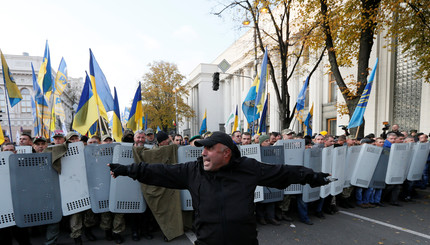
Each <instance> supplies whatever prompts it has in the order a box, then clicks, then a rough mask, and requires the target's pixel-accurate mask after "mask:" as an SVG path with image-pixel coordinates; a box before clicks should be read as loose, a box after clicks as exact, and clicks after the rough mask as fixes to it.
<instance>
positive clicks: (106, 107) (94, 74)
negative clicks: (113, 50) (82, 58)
mask: <svg viewBox="0 0 430 245" xmlns="http://www.w3.org/2000/svg"><path fill="white" fill-rule="evenodd" d="M90 79H91V86H92V89H93V93H94V96H95V98H96V101H97V105H98V108H99V111H100V116H102V117H103V118H105V119H106V120H107V121H109V120H108V117H107V114H106V112H108V111H112V110H113V107H114V106H113V98H112V94H111V92H110V88H109V84H108V82H107V80H106V77H105V75H104V74H103V71H102V69H101V68H100V66H99V64H98V63H97V60H96V58H95V57H94V54H93V52H92V51H91V49H90Z"/></svg>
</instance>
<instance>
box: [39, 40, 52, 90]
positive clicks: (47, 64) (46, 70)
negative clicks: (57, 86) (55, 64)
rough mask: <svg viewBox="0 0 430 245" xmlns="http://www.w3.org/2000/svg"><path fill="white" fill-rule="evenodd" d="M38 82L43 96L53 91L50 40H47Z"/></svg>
mask: <svg viewBox="0 0 430 245" xmlns="http://www.w3.org/2000/svg"><path fill="white" fill-rule="evenodd" d="M37 81H38V83H39V85H40V86H41V87H42V91H43V94H46V93H47V92H48V91H51V90H52V84H53V81H54V77H53V76H52V69H51V55H50V52H49V46H48V40H46V45H45V53H44V55H43V63H42V65H41V66H40V69H39V75H38V77H37Z"/></svg>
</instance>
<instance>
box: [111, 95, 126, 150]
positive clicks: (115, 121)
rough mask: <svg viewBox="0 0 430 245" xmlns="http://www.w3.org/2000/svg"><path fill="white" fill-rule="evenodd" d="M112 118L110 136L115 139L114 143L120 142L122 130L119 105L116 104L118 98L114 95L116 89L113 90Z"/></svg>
mask: <svg viewBox="0 0 430 245" xmlns="http://www.w3.org/2000/svg"><path fill="white" fill-rule="evenodd" d="M113 93H114V97H113V116H112V136H113V138H114V139H115V141H116V142H121V138H122V134H123V129H122V125H121V121H120V118H121V115H120V113H119V103H118V96H117V94H116V88H115V87H114V88H113Z"/></svg>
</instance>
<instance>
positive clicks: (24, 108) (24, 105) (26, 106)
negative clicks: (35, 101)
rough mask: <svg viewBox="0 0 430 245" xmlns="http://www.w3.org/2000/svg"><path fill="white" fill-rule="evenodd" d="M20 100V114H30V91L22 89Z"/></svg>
mask: <svg viewBox="0 0 430 245" xmlns="http://www.w3.org/2000/svg"><path fill="white" fill-rule="evenodd" d="M21 95H22V100H21V102H20V104H21V112H22V113H31V95H30V90H28V89H26V88H24V89H22V90H21Z"/></svg>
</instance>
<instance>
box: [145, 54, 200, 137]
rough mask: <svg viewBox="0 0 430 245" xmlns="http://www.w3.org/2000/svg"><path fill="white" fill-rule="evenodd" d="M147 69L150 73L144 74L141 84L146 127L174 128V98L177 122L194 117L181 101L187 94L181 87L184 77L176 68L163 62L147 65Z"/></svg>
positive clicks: (192, 112) (191, 111)
mask: <svg viewBox="0 0 430 245" xmlns="http://www.w3.org/2000/svg"><path fill="white" fill-rule="evenodd" d="M149 67H150V71H149V72H148V73H146V74H144V76H143V81H144V82H143V83H142V102H143V111H144V112H145V115H147V116H148V120H149V121H148V127H151V128H157V126H159V127H161V128H162V129H169V128H170V129H172V128H174V126H173V121H176V118H175V116H176V107H175V98H176V99H177V104H178V107H177V113H178V121H181V120H182V119H183V118H190V117H194V111H193V110H192V109H191V108H190V107H189V106H188V105H187V104H186V103H185V102H184V101H183V99H182V96H183V95H188V92H187V89H186V88H185V87H184V86H183V85H181V82H182V81H183V80H184V79H185V76H184V75H182V74H181V73H180V72H179V70H178V68H177V66H176V65H175V64H172V63H169V62H165V61H156V62H153V63H152V64H149ZM176 88H178V89H177V90H176ZM174 89H175V91H176V93H175V92H174Z"/></svg>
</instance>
